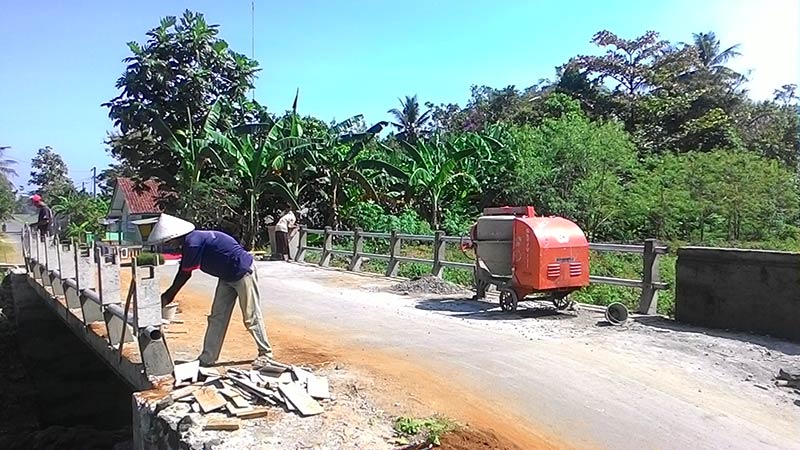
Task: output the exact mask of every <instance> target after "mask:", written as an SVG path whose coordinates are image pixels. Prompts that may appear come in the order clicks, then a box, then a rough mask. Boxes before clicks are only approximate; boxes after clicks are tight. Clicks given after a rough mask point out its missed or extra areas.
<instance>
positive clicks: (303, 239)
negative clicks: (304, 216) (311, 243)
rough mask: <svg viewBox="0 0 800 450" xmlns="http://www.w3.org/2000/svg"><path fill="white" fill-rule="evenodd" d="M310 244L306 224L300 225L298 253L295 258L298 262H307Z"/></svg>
mask: <svg viewBox="0 0 800 450" xmlns="http://www.w3.org/2000/svg"><path fill="white" fill-rule="evenodd" d="M307 246H308V231H306V227H305V226H302V225H301V226H300V230H299V231H298V243H297V254H295V255H294V260H295V261H297V262H305V260H306V247H307Z"/></svg>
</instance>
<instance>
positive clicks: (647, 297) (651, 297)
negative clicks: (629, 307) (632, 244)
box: [639, 239, 661, 315]
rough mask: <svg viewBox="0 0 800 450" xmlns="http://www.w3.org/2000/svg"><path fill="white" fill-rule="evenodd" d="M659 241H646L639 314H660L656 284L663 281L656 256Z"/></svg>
mask: <svg viewBox="0 0 800 450" xmlns="http://www.w3.org/2000/svg"><path fill="white" fill-rule="evenodd" d="M656 245H657V241H656V240H655V239H647V240H646V241H644V254H643V255H642V259H643V261H644V265H643V268H642V271H643V275H644V276H643V277H642V293H641V295H640V297H639V313H640V314H649V315H654V314H657V313H658V289H656V288H655V286H654V284H655V283H658V282H660V281H661V275H660V274H659V270H658V255H657V254H656Z"/></svg>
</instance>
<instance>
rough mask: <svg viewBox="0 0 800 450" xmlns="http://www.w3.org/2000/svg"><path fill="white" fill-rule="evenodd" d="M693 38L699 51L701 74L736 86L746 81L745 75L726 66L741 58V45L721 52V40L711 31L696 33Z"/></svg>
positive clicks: (694, 44)
mask: <svg viewBox="0 0 800 450" xmlns="http://www.w3.org/2000/svg"><path fill="white" fill-rule="evenodd" d="M692 37H693V38H694V42H693V46H694V48H695V50H696V51H697V56H698V59H699V62H700V68H699V69H700V70H699V71H700V72H704V73H707V74H711V75H712V76H714V77H717V78H720V79H724V80H726V81H731V82H732V83H733V84H734V85H738V84H741V83H742V82H743V81H745V76H744V75H742V74H740V73H738V72H736V71H734V70H733V69H731V68H729V67H727V66H726V65H725V64H726V63H727V62H728V61H730V60H731V59H733V58H735V57H737V56H741V53H739V47H740V44H736V45H732V46H730V47H728V48H726V49H725V50H720V42H719V39H717V36H716V35H715V34H714V33H713V32H711V31H709V32H708V33H694V34H693V35H692Z"/></svg>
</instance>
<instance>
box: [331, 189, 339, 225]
mask: <svg viewBox="0 0 800 450" xmlns="http://www.w3.org/2000/svg"><path fill="white" fill-rule="evenodd" d="M331 215H332V216H333V217H331V222H332V224H331V225H332V226H333V229H334V230H338V229H339V186H337V185H334V186H333V192H332V193H331Z"/></svg>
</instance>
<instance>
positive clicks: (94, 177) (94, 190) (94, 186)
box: [92, 167, 97, 197]
mask: <svg viewBox="0 0 800 450" xmlns="http://www.w3.org/2000/svg"><path fill="white" fill-rule="evenodd" d="M92 197H97V167H92Z"/></svg>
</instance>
